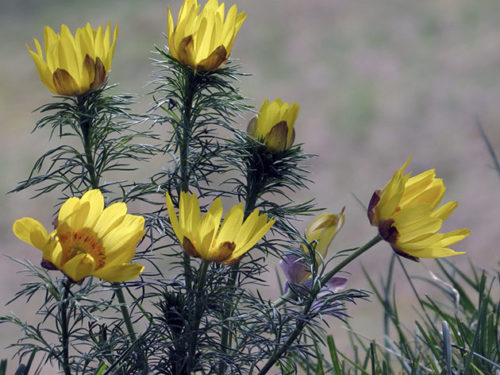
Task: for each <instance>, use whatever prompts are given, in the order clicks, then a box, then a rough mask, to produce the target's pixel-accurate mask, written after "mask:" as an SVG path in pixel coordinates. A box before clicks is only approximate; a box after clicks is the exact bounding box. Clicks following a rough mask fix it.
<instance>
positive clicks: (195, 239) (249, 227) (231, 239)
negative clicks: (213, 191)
mask: <svg viewBox="0 0 500 375" xmlns="http://www.w3.org/2000/svg"><path fill="white" fill-rule="evenodd" d="M166 198H167V209H168V216H169V218H170V223H171V224H172V228H173V229H174V232H175V235H176V236H177V238H178V239H179V242H180V243H181V245H182V248H183V249H184V251H185V252H186V253H187V254H189V255H190V256H193V257H197V258H202V259H205V260H209V261H214V262H219V263H224V264H232V263H235V262H237V261H239V260H240V258H241V257H242V256H243V255H245V253H246V252H247V251H248V250H250V249H251V248H252V247H253V246H254V245H255V244H256V243H257V242H258V241H259V240H260V239H261V238H262V237H263V236H264V235H265V234H266V233H267V231H268V230H269V229H270V228H271V227H272V226H273V224H274V222H275V220H272V219H271V220H269V221H267V214H263V215H259V210H257V209H256V210H254V211H253V212H252V213H251V214H250V215H249V216H248V217H247V218H246V220H243V216H244V211H243V205H242V204H241V203H240V204H238V205H236V206H234V207H233V208H231V210H229V212H228V213H227V214H226V217H225V218H224V221H223V222H222V225H221V218H222V202H221V200H220V198H217V199H216V200H215V201H214V202H213V203H212V205H211V206H210V208H209V210H208V212H206V213H205V214H203V216H201V213H200V205H199V203H198V198H197V197H196V195H194V194H189V193H185V192H182V193H181V197H180V202H179V219H177V215H176V213H175V209H174V205H173V203H172V199H171V198H170V195H169V194H168V193H167V195H166ZM219 227H220V228H219Z"/></svg>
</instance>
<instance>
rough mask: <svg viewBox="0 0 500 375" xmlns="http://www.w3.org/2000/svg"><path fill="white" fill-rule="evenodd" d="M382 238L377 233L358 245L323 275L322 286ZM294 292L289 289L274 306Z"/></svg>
mask: <svg viewBox="0 0 500 375" xmlns="http://www.w3.org/2000/svg"><path fill="white" fill-rule="evenodd" d="M381 240H382V237H380V235H378V234H377V235H376V236H375V237H373V238H372V239H371V240H370V241H368V242H367V243H366V244H364V245H363V246H361V247H358V248H357V249H356V250H355V251H353V252H352V253H351V255H349V256H348V257H347V258H344V260H342V261H341V262H340V263H339V264H337V265H336V266H335V267H334V268H333V269H332V270H331V271H329V272H327V273H326V274H324V275H323V277H322V278H321V287H323V286H325V284H326V283H327V282H328V280H330V279H331V278H332V277H333V276H335V275H336V274H337V273H338V272H339V271H340V270H342V268H344V267H345V266H347V265H348V264H349V263H351V262H352V261H353V260H354V259H356V258H357V257H359V256H360V255H361V254H363V253H364V252H365V251H367V250H368V249H370V248H371V247H373V246H374V245H376V244H377V243H379V242H380V241H381ZM293 294H294V293H293V291H289V292H288V293H286V294H285V295H283V296H281V297H280V298H278V299H277V300H276V301H274V302H273V304H272V307H274V308H276V307H279V306H281V305H283V304H284V303H285V302H286V301H287V300H289V299H290V298H291V297H293Z"/></svg>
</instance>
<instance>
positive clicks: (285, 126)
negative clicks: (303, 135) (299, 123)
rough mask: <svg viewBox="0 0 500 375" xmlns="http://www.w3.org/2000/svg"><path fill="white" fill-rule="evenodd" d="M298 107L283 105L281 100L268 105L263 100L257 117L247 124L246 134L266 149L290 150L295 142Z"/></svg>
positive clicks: (266, 101)
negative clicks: (262, 144)
mask: <svg viewBox="0 0 500 375" xmlns="http://www.w3.org/2000/svg"><path fill="white" fill-rule="evenodd" d="M298 115H299V106H298V105H297V104H296V103H295V102H294V103H292V104H291V105H290V104H288V103H286V102H285V103H283V102H282V101H281V99H279V98H278V99H276V100H275V101H273V102H271V103H269V100H267V99H266V100H264V102H263V103H262V106H261V107H260V110H259V113H258V115H257V117H254V118H253V119H252V120H251V121H250V123H249V124H248V129H247V131H248V134H250V135H251V136H252V137H254V138H255V139H257V140H259V141H261V142H263V143H264V144H265V145H266V146H267V148H268V149H269V150H271V151H274V152H279V151H283V150H286V149H288V148H290V147H291V146H292V144H293V141H294V140H295V129H294V128H293V126H294V124H295V120H296V119H297V116H298Z"/></svg>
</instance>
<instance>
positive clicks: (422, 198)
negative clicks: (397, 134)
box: [368, 159, 470, 260]
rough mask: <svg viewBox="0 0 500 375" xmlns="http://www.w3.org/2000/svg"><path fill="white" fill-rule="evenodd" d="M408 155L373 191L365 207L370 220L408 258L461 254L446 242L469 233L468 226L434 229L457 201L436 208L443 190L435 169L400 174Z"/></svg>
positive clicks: (451, 242)
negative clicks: (383, 185) (388, 177)
mask: <svg viewBox="0 0 500 375" xmlns="http://www.w3.org/2000/svg"><path fill="white" fill-rule="evenodd" d="M409 162H410V159H408V160H407V161H406V163H405V164H404V165H403V166H402V167H401V169H399V170H397V171H396V173H394V176H392V178H391V180H390V181H389V182H388V183H387V185H386V186H385V187H384V188H383V189H382V190H377V191H376V192H375V193H373V196H372V199H371V201H370V204H369V207H368V218H369V219H370V223H371V224H372V225H374V226H377V227H378V229H379V233H380V236H381V237H382V238H383V239H384V240H386V241H387V242H389V243H390V244H391V246H392V248H393V249H394V251H395V252H396V253H398V254H399V255H401V256H404V257H406V258H409V259H413V260H418V258H441V257H446V256H451V255H458V254H464V253H463V252H456V251H453V250H452V249H450V248H449V246H451V245H453V244H455V243H457V242H458V241H461V240H463V239H464V238H465V237H467V236H468V235H469V234H470V231H469V230H468V229H465V228H463V229H459V230H455V231H452V232H449V233H436V232H437V231H438V230H439V229H441V226H442V224H443V222H444V221H445V220H446V219H447V218H448V216H450V214H451V213H452V212H453V210H455V208H456V207H457V205H458V203H457V202H448V203H445V204H443V205H442V206H441V207H439V208H437V206H438V205H439V203H440V202H441V199H442V198H443V195H444V192H445V190H446V188H445V186H444V184H443V180H442V179H440V178H436V174H435V171H434V169H430V170H428V171H425V172H423V173H421V174H419V175H416V176H414V177H410V175H411V173H407V174H403V172H404V170H405V169H406V167H407V166H408V164H409Z"/></svg>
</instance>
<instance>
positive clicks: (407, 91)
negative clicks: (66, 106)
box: [0, 0, 500, 373]
mask: <svg viewBox="0 0 500 375" xmlns="http://www.w3.org/2000/svg"><path fill="white" fill-rule="evenodd" d="M168 3H169V4H170V6H171V8H172V9H173V10H174V12H175V13H176V12H177V10H178V9H179V7H180V3H181V2H180V1H178V0H176V1H173V0H172V1H170V2H167V1H164V0H161V1H159V0H144V1H136V0H120V1H118V0H108V1H100V0H87V1H67V0H65V1H63V0H18V1H16V0H2V2H1V4H0V46H1V54H2V58H1V59H0V119H1V124H0V127H1V137H0V160H1V162H0V174H1V176H2V178H1V179H0V210H1V211H0V212H1V213H2V214H1V215H0V235H1V239H2V240H1V242H0V253H1V254H2V257H1V258H0V305H1V306H0V314H8V313H10V312H11V311H13V312H16V313H17V314H18V315H20V316H22V317H23V318H25V319H29V317H30V315H31V314H32V313H33V309H34V305H33V304H27V305H26V304H24V303H18V304H13V305H9V306H6V307H5V306H4V303H5V302H6V301H8V300H9V299H11V298H12V297H13V295H14V293H15V291H16V290H18V289H19V283H21V282H22V281H23V277H22V275H19V274H17V273H16V272H17V271H19V270H20V268H21V267H20V266H19V265H17V264H16V263H14V262H13V261H11V260H9V259H8V258H6V257H5V256H3V255H9V256H12V257H16V258H20V259H29V260H30V261H32V262H34V263H37V262H39V260H40V253H39V252H38V251H37V250H35V249H32V248H29V247H28V246H27V245H25V244H23V243H21V242H20V241H18V240H17V239H16V238H15V237H14V235H13V234H12V232H11V225H12V222H13V221H14V220H15V219H17V218H20V217H22V216H31V217H35V218H37V219H39V220H40V221H42V222H43V223H44V224H45V225H47V226H49V225H50V222H51V217H52V213H53V204H54V203H55V200H51V199H52V198H54V199H55V196H54V197H50V198H46V199H37V200H30V199H29V197H30V196H31V195H32V194H33V191H27V192H23V193H18V194H9V195H7V194H6V193H7V191H9V190H11V189H12V188H14V187H15V186H16V183H17V182H19V181H20V180H22V179H24V178H26V177H27V175H28V173H29V171H30V170H31V167H32V165H33V163H34V161H35V160H36V158H37V157H38V156H39V155H41V154H42V153H43V152H44V151H45V150H46V148H47V147H48V145H49V143H48V141H47V135H48V131H46V130H43V131H39V132H37V133H35V134H30V131H31V130H32V128H33V124H34V122H35V121H36V120H37V119H39V118H40V114H39V113H36V112H35V113H33V112H32V111H33V110H34V109H35V108H37V107H38V106H40V105H42V104H44V103H47V102H49V101H50V100H51V94H50V92H49V91H48V90H47V89H46V88H45V87H44V86H43V84H42V83H41V82H40V81H39V78H38V75H37V72H36V69H35V67H34V64H33V62H32V60H31V57H30V56H29V54H28V52H27V50H26V47H25V44H26V43H29V44H31V45H32V38H33V37H36V38H38V39H39V40H42V38H43V27H44V26H45V25H49V26H51V27H52V28H54V29H59V26H60V24H62V23H66V24H67V25H68V26H69V27H70V28H71V30H73V31H74V29H75V28H76V27H81V26H83V25H84V24H85V23H86V22H91V24H92V25H93V26H96V25H98V24H100V23H106V22H107V20H108V19H110V20H112V22H113V23H116V22H118V24H119V26H120V34H119V37H118V41H117V46H116V53H115V58H114V61H113V68H112V73H111V76H110V82H111V83H116V82H118V83H120V91H122V92H133V93H136V94H138V95H139V99H138V100H139V103H138V104H137V105H136V106H135V107H134V109H135V110H136V111H137V112H139V113H144V111H145V110H146V109H147V108H149V106H150V101H151V99H150V97H148V96H146V95H145V94H146V92H147V91H148V88H147V87H145V84H146V83H147V82H148V81H150V80H151V71H152V66H151V63H150V60H149V59H150V58H151V57H152V54H151V53H150V51H151V50H152V49H153V46H154V45H155V44H156V45H163V44H164V43H165V41H166V40H165V38H164V37H163V36H162V33H165V32H166V7H167V4H168ZM203 3H204V2H203ZM231 3H232V2H231ZM237 4H238V6H239V8H240V9H243V10H245V11H246V12H247V14H248V18H247V20H246V21H245V23H244V25H243V27H242V29H241V31H240V34H239V35H238V37H237V39H236V42H235V45H234V48H233V52H232V57H234V58H238V59H240V63H241V65H242V67H243V71H245V72H249V73H252V74H253V76H252V77H248V78H245V79H242V80H241V91H242V93H243V94H244V95H246V96H247V97H249V98H250V100H251V102H252V103H253V104H254V105H255V106H257V107H258V106H260V103H261V102H262V100H263V99H265V98H270V99H274V98H277V97H281V98H283V100H285V101H296V102H297V103H298V104H299V105H300V107H301V111H300V115H299V118H298V121H297V123H296V132H297V136H296V140H297V142H303V143H304V149H305V150H306V151H307V152H311V153H316V154H318V155H319V157H318V158H317V159H316V160H314V161H313V162H312V163H311V165H310V169H311V172H312V175H311V177H312V179H313V180H314V181H315V183H314V184H312V185H311V188H310V191H306V192H304V193H303V194H302V196H301V197H300V199H308V198H310V197H316V198H317V200H318V202H319V204H320V205H321V206H323V207H326V208H327V209H329V210H332V211H335V212H337V211H338V210H339V209H340V208H341V207H342V206H344V205H346V206H347V211H346V213H347V221H346V225H345V227H344V229H343V231H342V232H341V233H340V234H339V236H338V238H337V239H336V240H335V243H334V245H332V247H331V250H330V251H333V250H335V249H342V248H345V247H353V246H357V245H359V244H361V243H362V242H364V241H366V240H368V239H369V238H371V237H372V236H373V235H374V234H375V230H374V228H372V227H370V226H369V224H368V222H367V219H366V215H365V213H364V212H363V209H362V208H361V207H360V205H359V204H358V203H357V202H356V200H355V199H354V198H353V195H352V194H355V195H356V196H357V197H359V198H360V199H361V200H362V201H364V202H365V203H367V202H368V200H369V199H370V196H371V194H372V192H373V191H374V190H375V189H377V188H381V187H382V186H383V185H384V184H385V183H386V182H387V180H388V179H389V178H390V177H391V175H392V173H393V172H394V171H395V170H396V169H397V168H399V167H400V166H401V165H402V164H403V162H404V161H405V160H406V158H407V157H408V156H409V155H413V161H412V163H411V165H410V169H411V170H413V171H414V172H422V171H424V170H426V169H429V168H433V167H435V168H436V170H437V173H438V176H440V177H442V178H444V180H445V184H446V186H447V188H448V191H447V195H446V200H458V201H459V202H460V204H459V207H458V209H457V210H456V212H455V213H454V214H453V215H452V216H451V217H450V219H449V220H448V222H447V223H446V225H445V227H446V228H445V229H447V230H451V229H458V228H462V227H467V228H469V229H470V230H471V231H472V235H471V236H470V237H469V238H468V239H466V240H465V241H463V242H462V243H460V244H458V245H456V246H455V247H454V248H455V249H456V250H464V251H467V252H468V255H467V256H461V257H455V258H453V259H452V261H453V262H455V263H456V264H458V265H460V266H461V267H463V268H464V269H465V270H466V269H467V267H468V266H467V264H468V262H469V261H471V262H472V263H474V264H475V265H477V266H479V267H494V266H498V261H499V256H498V243H499V240H500V234H499V223H500V207H499V203H500V202H499V186H500V185H499V183H500V181H499V178H498V176H497V175H496V173H495V172H494V171H493V170H492V169H490V168H489V165H491V160H490V157H489V155H488V153H487V151H486V147H485V145H484V143H483V141H482V139H481V138H480V136H479V133H478V131H477V129H476V127H475V119H476V118H480V119H481V121H482V123H483V125H484V128H485V129H486V131H487V133H488V135H489V137H490V140H491V142H492V144H493V145H494V146H495V147H496V149H497V151H498V152H500V126H499V124H500V24H499V23H498V14H500V2H495V1H491V0H475V1H468V0H442V1H439V2H437V1H434V0H420V1H398V0H370V1H367V0H311V1H299V0H239V1H238V2H237ZM250 117H251V114H247V116H246V118H244V119H241V121H240V124H238V126H240V127H241V128H244V127H245V126H246V122H247V121H248V119H249V118H250ZM55 144H57V140H54V141H53V142H52V143H51V145H52V146H53V145H55ZM159 168H161V166H160V165H158V164H154V163H150V164H145V165H143V166H142V169H141V171H139V172H138V174H137V175H136V176H145V175H147V174H148V171H149V170H150V171H157V170H158V169H159ZM305 226H306V223H304V227H305ZM390 254H391V250H390V249H389V248H388V246H386V245H385V244H380V245H378V246H377V248H376V249H373V250H371V251H370V252H368V253H367V254H366V255H364V256H363V258H362V263H363V264H364V265H365V267H367V268H368V269H369V270H370V272H371V273H372V275H373V276H374V277H375V278H378V275H379V274H384V272H385V271H386V268H387V267H386V263H387V260H388V259H389V256H390ZM359 264H360V263H359V262H357V263H356V264H355V265H352V266H350V267H349V269H348V271H349V272H350V273H351V276H350V279H351V280H350V284H349V286H351V287H360V288H362V287H365V288H367V284H366V282H365V281H364V280H363V277H362V275H361V273H360V267H359ZM426 268H430V269H436V267H435V265H434V262H432V261H430V260H423V261H422V262H421V263H420V264H411V265H410V270H411V272H412V274H420V275H424V276H425V275H426ZM398 277H399V276H398ZM269 280H270V295H273V296H276V294H277V291H276V286H275V285H273V280H274V274H271V275H270V276H269ZM395 283H396V288H397V290H398V291H406V290H408V288H407V283H406V281H405V280H404V279H403V278H401V279H396V280H395ZM417 285H419V286H421V287H424V285H425V284H418V282H417ZM400 298H401V299H400V302H401V305H400V310H401V311H403V312H407V313H408V314H409V315H410V316H411V314H412V305H414V304H415V299H414V298H413V296H412V295H411V294H410V293H401V296H400ZM376 311H378V310H377V309H376V308H375V304H374V303H373V304H371V303H368V302H363V303H360V304H358V305H356V306H351V307H350V310H349V312H350V314H351V315H352V316H353V318H352V321H351V322H352V324H353V326H354V327H355V329H357V330H359V331H360V332H362V333H363V334H365V335H366V336H367V337H376V336H377V335H380V328H379V327H380V326H381V324H380V322H381V320H380V317H379V315H378V313H377V312H376ZM408 323H409V326H410V327H411V326H412V324H413V323H412V321H411V319H410V320H409V321H408ZM328 331H329V332H333V333H335V334H336V335H338V337H339V338H337V339H336V341H337V343H338V344H339V345H340V346H341V347H347V346H348V345H347V341H345V340H344V338H345V332H344V330H343V329H342V328H341V324H340V323H337V322H335V323H334V324H333V325H332V326H331V327H330V328H328ZM17 337H18V332H17V331H16V330H14V329H12V328H11V327H8V326H4V325H2V326H0V348H1V349H0V358H10V357H11V356H12V351H11V350H7V349H5V346H6V345H7V344H8V343H11V342H13V341H14V340H15V339H16V338H17ZM344 341H345V342H344ZM12 365H13V364H12V363H11V364H10V365H9V369H10V371H13V366H12ZM10 371H9V373H10Z"/></svg>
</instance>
